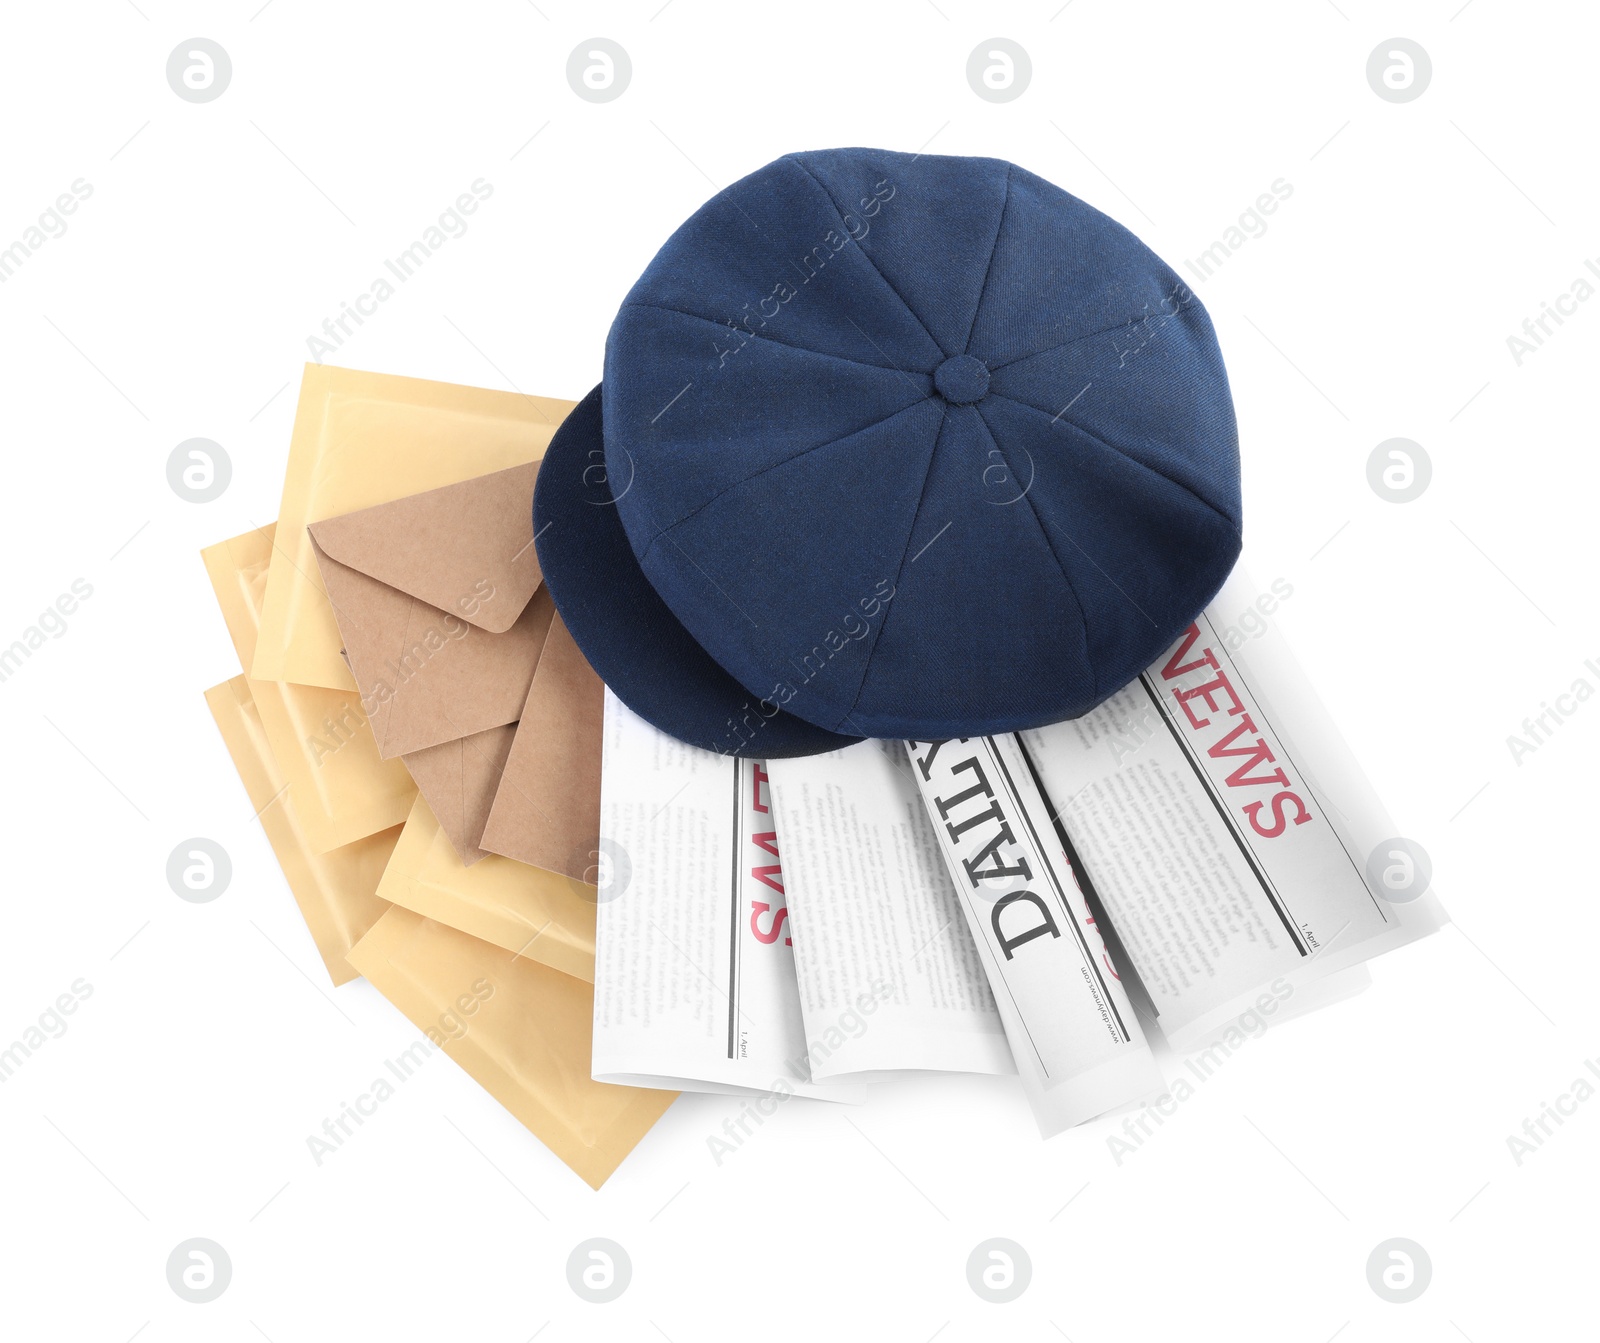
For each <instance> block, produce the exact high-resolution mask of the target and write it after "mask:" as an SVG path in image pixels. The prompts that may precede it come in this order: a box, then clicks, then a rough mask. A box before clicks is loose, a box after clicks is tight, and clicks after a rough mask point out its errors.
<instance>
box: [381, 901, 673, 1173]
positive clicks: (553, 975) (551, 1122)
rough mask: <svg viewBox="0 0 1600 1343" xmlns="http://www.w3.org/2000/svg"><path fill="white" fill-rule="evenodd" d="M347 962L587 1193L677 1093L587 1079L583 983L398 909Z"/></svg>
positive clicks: (586, 990)
mask: <svg viewBox="0 0 1600 1343" xmlns="http://www.w3.org/2000/svg"><path fill="white" fill-rule="evenodd" d="M350 960H351V963H352V964H354V965H355V967H356V969H358V970H360V971H361V973H362V974H363V975H365V976H366V977H367V979H368V980H369V981H370V982H371V983H372V985H373V987H374V988H376V989H377V990H378V992H379V993H381V994H382V995H383V996H384V997H385V998H387V999H388V1000H389V1001H390V1002H391V1003H393V1004H394V1005H395V1006H396V1007H397V1008H399V1009H400V1011H401V1012H402V1013H403V1014H404V1015H405V1016H406V1017H407V1018H408V1019H409V1020H410V1021H411V1023H412V1025H414V1026H416V1027H417V1029H418V1030H420V1031H422V1032H423V1033H424V1034H425V1035H426V1036H427V1037H428V1039H429V1040H430V1041H431V1042H432V1043H433V1045H435V1046H436V1047H438V1048H441V1049H443V1050H444V1051H445V1053H447V1054H448V1055H449V1056H450V1057H451V1058H453V1059H454V1060H455V1061H456V1062H457V1063H458V1064H460V1065H461V1067H462V1068H463V1069H464V1070H465V1071H466V1073H467V1074H468V1075H469V1076H470V1077H471V1078H472V1079H473V1080H474V1081H475V1082H477V1083H478V1085H479V1086H481V1087H482V1088H483V1089H484V1090H485V1091H487V1092H488V1093H489V1094H490V1095H491V1096H493V1097H494V1098H495V1100H497V1101H499V1102H500V1104H501V1105H503V1106H505V1108H506V1109H507V1110H509V1111H510V1112H511V1113H512V1114H513V1115H514V1116H515V1117H516V1118H517V1119H518V1120H519V1121H520V1122H521V1123H522V1124H523V1125H524V1126H526V1127H527V1128H528V1130H529V1131H530V1132H532V1133H533V1135H534V1136H535V1137H536V1138H538V1139H539V1141H540V1142H542V1143H544V1145H545V1146H546V1147H548V1148H549V1149H550V1150H551V1151H552V1152H553V1153H555V1155H556V1156H557V1157H558V1158H560V1160H562V1161H563V1162H565V1163H566V1164H567V1165H568V1166H569V1167H570V1168H571V1169H572V1170H573V1171H574V1172H576V1173H577V1175H578V1176H579V1177H580V1178H581V1179H583V1180H584V1181H585V1182H586V1183H587V1184H588V1185H589V1186H590V1187H591V1188H594V1189H598V1188H599V1187H600V1186H601V1185H602V1184H604V1183H605V1181H606V1179H607V1178H608V1177H609V1176H610V1175H611V1173H612V1172H613V1171H615V1170H616V1168H617V1167H618V1166H619V1165H621V1164H622V1160H623V1158H624V1157H626V1156H627V1155H628V1153H629V1152H631V1151H632V1150H633V1148H634V1146H635V1145H636V1144H637V1143H638V1141H639V1139H641V1138H642V1137H644V1135H645V1134H646V1133H647V1132H649V1130H650V1128H651V1126H652V1125H654V1124H655V1122H656V1120H658V1119H659V1118H661V1116H662V1114H663V1113H664V1112H665V1110H666V1108H667V1106H669V1105H670V1104H672V1102H673V1101H674V1100H675V1099H677V1093H676V1092H672V1091H653V1090H646V1089H644V1088H641V1087H629V1086H615V1085H612V1084H610V1083H606V1082H596V1081H594V1080H593V1079H592V1078H591V1077H590V1075H589V1073H590V1055H591V1052H592V1043H593V1034H594V987H593V985H590V984H585V983H584V982H583V981H582V980H581V979H573V978H572V977H571V976H570V975H564V974H562V973H561V972H560V971H558V970H552V969H550V968H549V967H548V966H544V965H540V964H538V963H537V962H534V961H530V960H527V959H526V958H523V957H518V956H516V955H514V954H513V953H511V952H509V951H506V950H505V949H504V948H501V947H494V946H490V945H489V944H488V943H487V942H480V941H478V939H477V938H475V937H469V936H468V935H467V934H466V933H463V932H459V931H457V930H456V929H454V928H449V927H446V926H445V925H444V924H442V923H436V922H434V921H433V920H432V919H425V918H423V917H422V916H421V915H418V914H413V913H412V912H411V911H410V910H408V909H399V908H396V909H391V910H390V911H389V912H388V913H387V914H385V915H384V916H383V917H382V918H381V919H379V920H378V922H377V923H376V924H375V925H373V928H372V930H371V931H370V932H369V933H368V934H367V935H366V936H365V937H364V938H362V939H361V942H360V943H359V944H358V945H357V946H356V947H355V949H354V950H353V951H351V953H350ZM447 1024H448V1025H449V1027H450V1029H448V1030H446V1029H445V1026H446V1025H447Z"/></svg>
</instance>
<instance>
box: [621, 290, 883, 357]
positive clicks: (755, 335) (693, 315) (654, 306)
mask: <svg viewBox="0 0 1600 1343" xmlns="http://www.w3.org/2000/svg"><path fill="white" fill-rule="evenodd" d="M622 306H623V308H625V309H626V308H647V309H650V310H651V311H653V312H664V313H668V314H670V315H672V316H674V317H688V318H690V319H691V320H693V321H696V322H705V323H706V324H707V325H709V326H714V327H717V328H718V329H719V330H723V331H736V332H737V333H738V334H740V335H747V336H750V337H751V338H752V339H754V340H764V341H766V342H767V344H769V345H779V346H782V347H783V348H784V349H785V350H794V351H795V352H796V353H798V354H813V355H816V357H817V358H818V359H837V360H839V361H840V362H841V363H845V364H854V365H856V366H857V367H858V368H875V369H877V370H878V371H879V372H880V373H900V374H904V373H906V370H905V369H903V368H896V367H895V366H894V365H893V364H874V363H873V362H872V361H871V360H869V359H852V358H851V357H850V356H849V355H847V354H830V353H829V352H828V351H827V350H814V349H812V348H811V347H810V346H809V345H795V344H793V343H792V342H790V341H787V340H779V339H778V338H777V337H775V336H765V335H762V334H761V332H759V331H751V330H750V329H749V328H748V327H729V326H727V325H726V324H725V323H723V322H719V321H717V319H716V318H714V317H702V316H701V315H700V314H699V313H697V312H687V311H685V310H684V309H682V308H669V307H667V306H666V305H665V304H661V303H643V302H641V301H639V300H638V299H630V300H628V301H627V302H625V303H624V304H623V305H622Z"/></svg>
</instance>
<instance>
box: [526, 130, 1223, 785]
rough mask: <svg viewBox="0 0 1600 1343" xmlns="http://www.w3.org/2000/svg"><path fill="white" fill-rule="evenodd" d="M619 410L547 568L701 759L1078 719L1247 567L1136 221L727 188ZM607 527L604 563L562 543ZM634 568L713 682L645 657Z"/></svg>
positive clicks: (635, 332) (998, 195)
mask: <svg viewBox="0 0 1600 1343" xmlns="http://www.w3.org/2000/svg"><path fill="white" fill-rule="evenodd" d="M602 393H603V395H602V401H603V427H602V423H601V417H600V416H590V417H588V418H587V421H586V423H587V426H588V428H587V434H588V436H587V437H586V438H585V439H584V445H583V447H582V448H581V452H580V450H579V447H578V445H577V442H576V438H577V432H576V431H577V426H574V433H573V434H572V435H569V440H571V441H569V442H565V443H562V441H561V435H560V434H558V437H557V442H556V443H552V445H551V453H550V455H549V456H547V458H546V461H545V465H544V466H543V467H542V468H541V470H540V475H539V484H538V487H537V488H538V499H537V500H536V516H535V530H536V532H539V533H540V539H539V542H538V546H539V559H540V564H541V567H542V568H543V570H544V573H545V575H546V578H547V580H548V581H549V582H550V585H551V593H552V596H553V597H554V598H555V602H556V605H557V608H558V609H559V610H560V611H561V613H562V616H563V618H564V619H566V622H567V624H568V627H569V628H570V629H571V631H572V634H573V637H574V638H575V640H576V641H577V643H578V645H579V647H580V648H582V649H583V650H584V652H585V653H586V654H589V655H590V660H591V662H594V663H595V666H596V670H597V671H598V672H599V673H600V675H601V676H602V678H604V679H605V680H606V681H607V683H608V684H610V685H611V686H612V688H613V689H614V690H616V692H617V693H618V694H619V696H620V697H621V698H622V699H623V700H624V701H625V702H627V703H628V704H630V706H632V707H635V708H636V709H638V711H639V712H641V713H642V714H643V716H644V717H646V718H647V719H649V720H650V721H651V722H653V723H655V724H656V725H657V726H658V727H661V728H663V729H664V730H665V731H668V732H670V733H673V734H674V735H676V736H679V737H681V738H683V739H685V740H690V741H693V742H695V744H698V745H706V746H709V747H711V748H712V749H721V750H725V751H730V752H734V753H737V754H747V755H754V756H762V755H779V754H803V753H807V752H808V751H815V750H828V749H833V748H834V747H835V746H838V745H840V744H843V739H844V738H849V737H861V736H870V737H911V738H918V739H923V740H942V739H945V738H949V737H958V736H975V735H982V734H987V733H996V732H1008V731H1016V730H1021V729H1025V728H1031V727H1038V726H1042V725H1044V724H1047V723H1052V722H1057V721H1060V720H1062V719H1065V718H1072V717H1076V716H1078V715H1080V714H1083V713H1085V712H1087V711H1088V710H1090V709H1092V708H1094V707H1095V706H1096V705H1097V704H1099V703H1101V702H1102V701H1103V700H1105V699H1106V698H1108V697H1109V696H1110V695H1112V694H1115V693H1116V692H1117V691H1118V690H1120V689H1121V688H1122V687H1123V686H1124V685H1126V684H1127V683H1128V682H1129V681H1131V680H1132V679H1133V678H1134V677H1136V676H1137V675H1138V674H1139V673H1140V672H1141V671H1142V670H1143V669H1144V668H1145V667H1147V666H1148V665H1149V664H1150V663H1151V662H1153V661H1154V660H1155V658H1156V657H1157V655H1158V654H1159V653H1160V652H1161V651H1162V650H1163V649H1165V648H1166V646H1167V645H1168V644H1170V643H1171V642H1172V640H1173V639H1174V638H1176V636H1177V635H1178V633H1179V632H1180V631H1181V630H1182V629H1183V628H1184V627H1185V626H1186V625H1187V624H1188V623H1189V622H1190V621H1191V620H1193V619H1194V618H1195V617H1196V615H1197V614H1198V613H1199V611H1200V610H1201V608H1202V607H1203V606H1204V605H1205V604H1206V602H1207V601H1209V600H1210V598H1211V597H1212V596H1213V595H1215V593H1216V591H1217V590H1218V588H1219V587H1220V586H1221V584H1222V582H1223V580H1224V579H1225V578H1226V577H1227V574H1228V572H1229V570H1230V569H1231V568H1232V567H1233V563H1234V561H1235V559H1236V558H1237V556H1238V553H1239V548H1240V524H1241V508H1240V498H1239V456H1238V437H1237V431H1236V428H1235V423H1234V416H1233V405H1232V400H1231V398H1230V395H1229V392H1228V382H1227V375H1226V373H1225V371H1224V368H1223V363H1222V356H1221V353H1220V351H1219V350H1218V348H1217V342H1216V337H1215V334H1214V332H1213V330H1212V326H1211V321H1210V319H1209V317H1208V316H1207V315H1206V312H1205V310H1204V308H1203V307H1202V306H1201V304H1200V302H1199V300H1198V299H1197V298H1196V297H1195V295H1194V294H1193V292H1192V291H1191V290H1190V289H1189V288H1188V286H1187V285H1186V284H1185V283H1184V282H1183V281H1182V280H1181V279H1180V278H1179V277H1178V276H1177V275H1176V274H1175V273H1174V272H1173V271H1172V269H1171V268H1170V267H1168V266H1167V265H1166V264H1165V263H1163V262H1162V261H1161V260H1160V259H1159V258H1158V257H1156V256H1155V255H1154V253H1152V252H1151V251H1150V250H1149V249H1148V248H1147V247H1145V246H1144V244H1143V243H1141V242H1140V241H1139V240H1138V239H1137V238H1135V237H1134V236H1133V235H1132V234H1131V233H1129V232H1128V231H1127V230H1126V229H1124V228H1123V227H1122V226H1121V225H1120V224H1117V223H1116V222H1114V221H1113V220H1111V219H1109V218H1107V217H1106V216H1105V215H1102V214H1100V213H1099V212H1098V211H1096V210H1094V209H1093V208H1091V207H1090V206H1088V205H1086V204H1084V203H1083V202H1082V201H1080V200H1077V199H1076V198H1075V197H1073V196H1070V195H1068V194H1067V193H1066V192H1064V191H1062V190H1060V189H1059V188H1057V187H1055V186H1052V185H1051V184H1050V183H1048V182H1046V181H1044V180H1042V179H1041V178H1039V177H1036V176H1034V175H1033V174H1032V173H1029V172H1027V171H1025V170H1024V169H1021V168H1018V167H1015V166H1014V165H1012V164H1009V163H1005V162H1003V161H1000V160H997V159H982V158H950V157H936V156H932V155H909V154H897V153H890V152H887V151H882V150H871V149H838V150H825V151H819V152H815V153H805V154H793V155H789V156H787V157H785V158H782V159H779V160H777V161H776V162H774V163H770V164H768V165H767V166H766V167H764V168H762V169H760V170H759V171H757V172H755V173H753V174H751V175H750V176H749V177H746V178H744V179H743V180H742V181H739V182H736V183H734V185H732V186H731V187H729V188H727V189H726V190H724V191H722V192H721V193H719V194H718V195H717V196H715V197H713V198H712V199H711V200H710V201H708V202H707V203H706V204H705V205H704V206H702V207H701V208H700V210H698V211H697V212H696V213H695V214H694V215H693V216H692V217H691V218H690V219H689V220H688V221H687V222H686V223H685V224H684V225H683V226H682V227H681V228H679V229H678V231H677V232H676V233H675V234H673V236H672V237H671V238H670V239H669V240H668V241H667V243H666V245H665V246H664V247H663V248H662V249H661V251H660V252H659V253H658V254H657V256H656V258H655V259H654V261H652V262H651V264H650V266H649V268H648V269H647V270H646V271H645V273H644V275H643V276H642V277H641V278H640V279H639V281H638V283H637V284H636V285H635V286H634V287H633V289H632V291H631V292H630V293H629V294H628V296H627V298H626V300H625V301H624V303H623V305H622V309H621V311H620V312H619V313H618V315H617V318H616V321H615V322H614V323H613V325H612V328H611V333H610V336H609V338H608V340H607V344H606V361H605V380H604V383H603V388H602ZM562 433H566V427H565V426H564V427H563V431H562ZM558 443H559V444H560V445H561V447H562V449H563V451H562V452H560V453H558V452H557V446H558ZM563 462H565V463H566V464H565V465H562V463H563ZM602 464H603V470H601V471H599V473H598V474H599V475H600V476H602V477H604V478H605V480H606V482H607V484H606V487H605V489H606V493H607V495H608V499H609V500H610V502H613V503H614V505H615V507H614V510H613V509H611V508H609V507H605V508H600V507H593V508H588V509H585V510H583V511H582V512H580V513H576V514H571V516H570V518H569V520H568V521H567V522H566V523H565V524H564V525H563V527H552V528H550V529H549V530H548V531H544V530H541V524H542V523H543V522H544V521H545V518H544V517H543V516H542V515H541V514H540V513H539V511H538V500H542V499H543V497H544V495H545V492H546V490H547V488H548V489H551V490H554V489H556V488H558V482H557V477H558V476H559V474H560V473H561V472H563V471H570V470H571V469H573V468H577V469H579V470H582V469H584V468H585V467H587V469H589V470H590V473H591V475H594V474H595V468H596V467H599V466H601V465H602ZM613 511H614V514H615V517H614V518H613V519H611V520H610V522H609V523H608V524H607V525H609V527H610V529H611V532H612V538H611V548H610V550H609V551H608V553H609V554H610V555H611V559H612V562H613V566H597V565H594V564H593V553H592V552H593V547H592V546H589V547H587V548H586V547H585V546H584V545H582V544H581V543H580V542H578V541H577V540H575V538H574V536H573V532H574V530H575V529H576V528H577V527H578V526H579V525H580V523H581V521H582V520H584V514H585V513H586V514H587V515H588V520H589V521H595V520H596V519H597V518H598V517H599V516H600V515H601V514H602V513H611V512H613ZM572 519H577V521H573V520H572ZM617 522H620V524H621V525H620V527H617V526H616V523H617ZM599 525H600V524H599V523H598V522H596V528H598V527H599ZM624 543H625V547H626V548H625V549H623V548H622V547H623V544H624ZM569 555H570V557H571V558H570V559H569ZM583 555H587V556H588V560H587V561H586V563H587V564H588V565H589V567H590V568H591V569H592V573H590V574H588V575H587V576H586V575H585V573H584V564H582V563H579V562H578V561H579V557H580V556H583ZM615 565H621V566H623V567H626V568H628V569H630V570H631V569H632V568H635V567H636V568H637V569H638V571H639V574H640V576H641V577H642V578H643V580H644V581H645V583H646V584H647V586H648V588H649V590H650V591H651V592H653V593H654V594H656V595H657V596H658V597H659V598H660V600H661V603H662V605H663V607H664V609H665V610H666V611H667V612H668V613H669V614H670V618H671V619H672V621H673V623H674V625H676V626H681V629H682V631H683V633H684V636H685V637H684V639H683V640H682V644H683V648H684V649H693V650H694V656H692V657H690V656H687V655H684V656H680V655H679V654H677V653H674V654H672V655H671V657H670V658H669V657H668V656H667V655H666V654H665V653H664V651H663V649H662V648H661V647H660V646H650V643H651V641H649V640H646V639H634V638H632V637H631V636H629V635H628V633H627V629H626V626H627V622H628V620H629V619H630V617H628V616H627V614H626V613H625V612H624V611H623V610H621V609H620V608H619V607H617V606H616V605H615V604H609V603H608V602H607V601H606V600H605V591H604V588H605V586H606V584H607V583H608V582H611V581H613V579H612V578H610V577H608V572H609V571H610V568H611V567H614V566H615ZM580 588H582V589H584V590H585V591H586V592H587V593H588V599H587V600H585V601H584V602H582V603H581V604H580V603H577V601H576V593H577V591H578V590H579V589H580ZM580 605H581V610H580ZM602 648H603V651H602V652H600V653H599V656H598V657H597V656H596V654H595V653H593V652H591V649H595V650H600V649H602ZM630 650H631V651H630ZM701 653H703V654H704V655H705V656H704V657H703V658H701V657H700V656H699V655H700V654H701ZM602 664H606V665H602ZM713 672H715V673H720V674H722V678H723V679H721V680H720V681H719V686H720V688H719V689H717V690H715V691H711V690H710V689H709V688H708V681H709V680H714V679H717V678H716V677H714V676H712V675H711V673H713ZM645 682H649V683H650V684H651V685H652V687H654V688H653V690H652V693H651V694H650V695H649V697H648V698H649V708H648V710H647V709H645V708H640V705H639V703H637V702H636V701H637V700H638V699H639V698H640V695H641V690H642V686H643V684H644V683H645ZM712 704H714V705H715V706H716V708H717V713H718V715H719V716H720V717H721V718H722V719H724V720H727V725H726V726H725V727H724V726H723V724H721V723H719V724H717V726H718V727H719V728H721V729H722V730H721V732H720V734H719V735H718V740H715V741H708V740H706V736H707V725H708V723H709V722H710V719H709V718H708V716H707V708H708V706H709V705H712ZM741 704H743V705H744V706H745V707H744V709H741V707H740V706H741ZM751 704H755V705H756V706H757V708H758V710H759V711H758V713H757V714H756V716H755V718H754V719H751V718H750V716H749V714H748V712H747V711H748V708H749V707H750V705H751ZM723 709H726V713H722V712H721V711H722V710H723ZM767 709H770V710H771V714H770V716H764V713H765V710H767ZM780 715H781V717H780ZM792 720H798V722H799V723H803V724H809V725H811V726H812V727H814V728H816V729H820V730H821V734H822V735H821V736H819V737H818V738H816V740H815V741H811V742H808V741H806V740H804V738H805V733H804V732H802V731H799V730H798V729H796V731H795V732H794V733H792V734H790V735H789V736H786V737H785V739H784V743H783V744H786V745H787V746H788V747H789V748H790V749H788V750H777V749H772V747H773V739H774V738H775V737H776V736H777V733H776V732H775V731H772V730H769V728H768V727H766V726H762V724H763V723H765V724H769V725H770V724H773V723H781V724H785V725H792ZM746 723H752V724H753V725H754V727H755V729H756V730H754V731H748V730H747V729H746V727H745V726H744V724H746Z"/></svg>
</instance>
